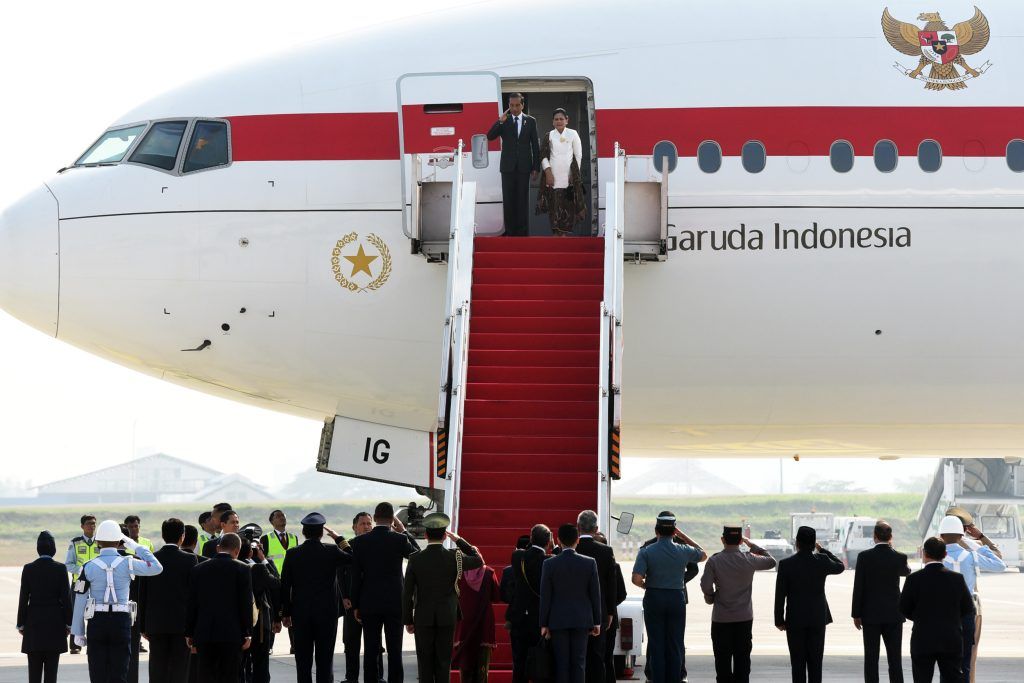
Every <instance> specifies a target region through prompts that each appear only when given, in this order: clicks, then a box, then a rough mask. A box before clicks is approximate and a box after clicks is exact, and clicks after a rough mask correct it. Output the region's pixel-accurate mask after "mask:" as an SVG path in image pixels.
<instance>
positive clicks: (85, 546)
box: [64, 532, 100, 654]
mask: <svg viewBox="0 0 1024 683" xmlns="http://www.w3.org/2000/svg"><path fill="white" fill-rule="evenodd" d="M94 533H95V532H94ZM99 554H100V547H99V546H98V545H96V539H95V538H89V537H88V536H86V535H84V534H83V535H81V536H75V537H74V538H72V539H71V544H70V545H68V552H67V554H66V555H65V557H64V566H65V567H67V570H68V573H69V574H71V581H72V583H74V582H75V581H77V580H78V574H79V573H80V572H81V571H82V565H84V564H85V563H86V562H88V561H89V560H92V559H94V558H96V557H98V556H99ZM68 640H69V643H68V647H69V649H70V651H71V654H78V653H79V652H81V650H82V648H80V647H78V646H77V645H75V637H74V636H69V637H68Z"/></svg>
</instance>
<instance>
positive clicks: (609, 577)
mask: <svg viewBox="0 0 1024 683" xmlns="http://www.w3.org/2000/svg"><path fill="white" fill-rule="evenodd" d="M576 528H577V529H578V530H579V532H580V540H579V543H578V544H577V545H576V552H577V553H579V554H580V555H584V556H586V557H590V558H593V560H594V561H595V562H597V577H598V581H599V582H600V584H601V603H602V604H603V606H604V619H603V621H602V622H601V634H600V635H599V636H597V637H596V638H588V639H587V673H586V679H587V683H604V679H605V662H604V658H605V649H606V648H605V643H606V639H607V637H608V634H609V633H610V632H611V627H612V622H613V621H615V615H616V613H617V612H618V609H617V607H618V603H617V602H616V599H617V598H618V590H617V589H616V585H615V583H616V576H615V567H616V566H617V565H618V563H617V562H616V561H615V551H614V550H612V549H611V548H610V547H608V546H607V545H605V544H604V543H600V542H599V541H597V540H596V539H595V538H594V534H596V533H598V529H597V513H596V512H594V511H593V510H584V511H583V512H581V513H580V514H579V515H578V516H577V517H576Z"/></svg>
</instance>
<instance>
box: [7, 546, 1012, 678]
mask: <svg viewBox="0 0 1024 683" xmlns="http://www.w3.org/2000/svg"><path fill="white" fill-rule="evenodd" d="M631 566H632V565H631V564H627V563H624V564H623V571H624V573H625V574H626V575H627V576H628V575H629V571H630V569H631ZM20 573H21V568H20V567H3V568H0V624H2V625H0V683H7V682H8V681H10V682H12V683H13V682H14V681H23V680H25V677H26V673H25V671H26V667H25V658H24V655H22V654H20V653H19V648H20V645H21V643H20V637H19V636H18V633H17V631H16V629H15V626H16V625H15V623H14V620H15V616H16V614H17V601H18V585H19V577H20ZM699 581H700V578H699V577H698V578H696V579H694V581H693V582H691V583H690V584H689V586H691V587H692V588H693V589H694V591H695V593H696V591H698V590H699V589H698V588H697V586H698V583H697V582H699ZM980 585H981V591H982V596H983V609H984V616H985V622H984V628H983V631H982V638H981V651H980V654H979V664H978V676H977V680H978V681H984V682H985V683H1014V682H1019V681H1021V680H1022V676H1021V673H1020V672H1021V671H1022V670H1024V648H1022V647H1021V645H1020V631H1021V628H1022V627H1024V576H1022V575H1021V574H1019V573H1017V572H1007V573H1005V574H999V575H996V574H983V575H982V577H981V584H980ZM774 591H775V573H774V572H762V573H759V574H758V575H756V577H755V582H754V653H753V671H752V675H751V678H752V680H757V681H770V682H775V681H779V682H782V681H788V680H789V661H788V652H787V650H786V639H785V634H783V633H782V632H780V631H778V630H777V629H776V628H775V627H774V625H773V624H772V609H773V600H774ZM827 591H828V598H829V604H830V606H831V609H832V615H833V617H834V618H835V619H836V621H835V623H834V624H832V625H831V626H829V628H828V635H827V638H826V643H825V680H826V681H829V682H831V681H844V682H845V681H860V680H863V674H862V659H861V654H862V647H861V638H860V632H858V631H857V630H856V629H855V628H854V627H853V622H852V620H851V619H850V618H849V616H848V615H849V606H850V596H851V593H852V591H853V573H852V572H846V573H845V574H842V575H840V576H834V577H830V578H829V580H828V583H827ZM641 594H642V591H640V590H639V589H638V588H636V587H635V586H630V595H636V596H639V595H641ZM694 598H695V599H694V600H692V601H691V604H690V608H689V609H688V613H687V626H686V643H687V664H688V668H689V671H690V681H694V682H696V681H713V680H714V661H713V658H712V651H711V640H710V636H709V633H710V628H711V627H710V623H711V608H710V607H709V606H707V605H705V604H704V602H703V599H702V598H701V597H700V596H699V595H696V594H695V595H694ZM909 626H910V625H909V624H908V625H907V630H906V631H905V632H904V660H903V663H904V671H905V675H906V678H907V680H910V657H909V652H908V646H909V630H910V629H909ZM403 649H404V651H405V656H404V659H405V667H406V672H407V677H408V678H409V679H410V680H412V673H413V672H414V671H415V666H416V664H415V657H414V656H413V639H412V637H411V636H407V637H406V639H405V643H404V648H403ZM336 653H337V654H336V655H335V679H336V680H341V679H342V677H343V676H342V674H343V672H344V657H343V655H342V644H341V640H340V639H339V640H338V644H337V650H336ZM142 660H143V664H142V667H141V671H142V674H141V675H140V678H139V680H140V681H147V680H148V677H147V676H146V675H145V671H146V664H145V661H146V655H143V656H142ZM881 672H882V676H883V679H884V676H885V663H884V654H883V656H882V664H881ZM60 674H61V675H60V680H61V681H67V682H68V683H79V682H82V683H84V682H86V681H88V672H87V670H86V662H85V656H84V655H64V656H63V657H61V665H60ZM271 674H272V676H273V678H274V680H280V681H290V680H294V676H295V666H294V661H293V659H292V658H291V657H289V656H286V655H275V656H274V657H273V658H272V664H271ZM637 675H638V676H641V675H642V674H641V672H640V671H639V670H638V671H637Z"/></svg>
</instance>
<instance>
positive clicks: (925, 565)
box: [922, 560, 942, 567]
mask: <svg viewBox="0 0 1024 683" xmlns="http://www.w3.org/2000/svg"><path fill="white" fill-rule="evenodd" d="M930 564H942V560H928V561H927V562H925V563H924V564H923V565H922V566H924V567H927V566H928V565H930Z"/></svg>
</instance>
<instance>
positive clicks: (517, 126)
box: [515, 116, 519, 137]
mask: <svg viewBox="0 0 1024 683" xmlns="http://www.w3.org/2000/svg"><path fill="white" fill-rule="evenodd" d="M515 118H516V137H519V117H518V116H517V117H515Z"/></svg>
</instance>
